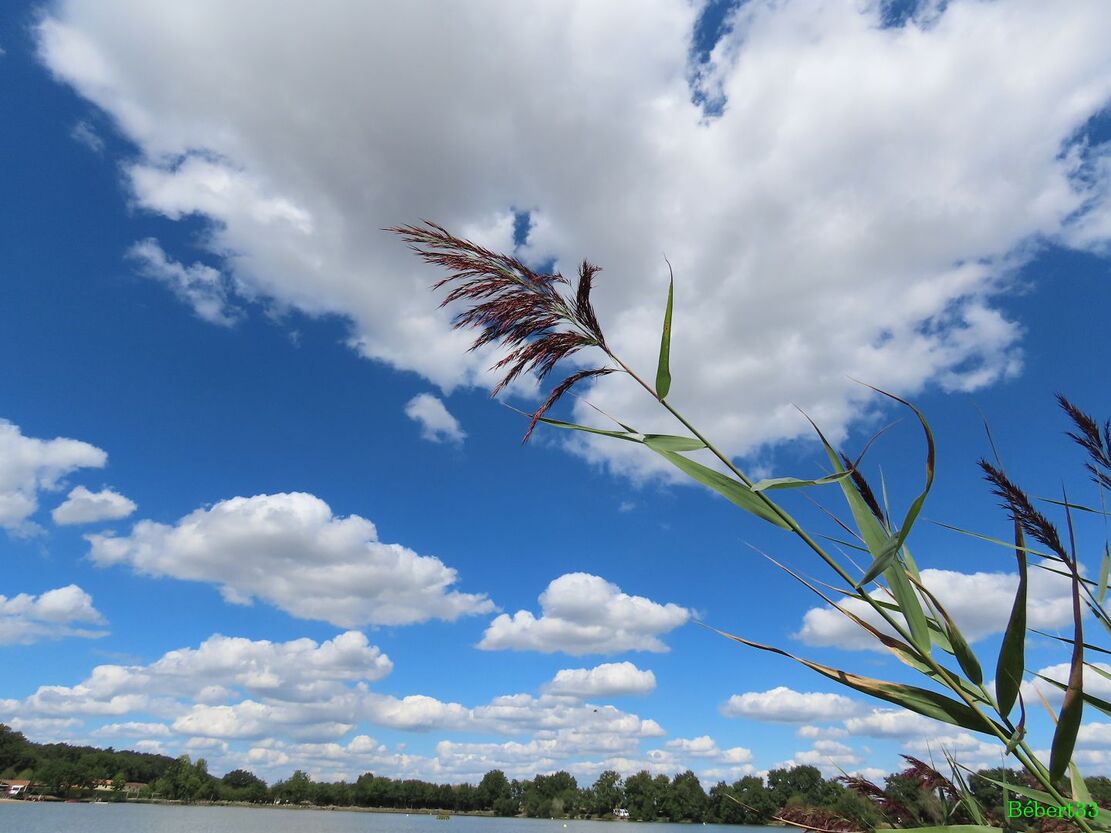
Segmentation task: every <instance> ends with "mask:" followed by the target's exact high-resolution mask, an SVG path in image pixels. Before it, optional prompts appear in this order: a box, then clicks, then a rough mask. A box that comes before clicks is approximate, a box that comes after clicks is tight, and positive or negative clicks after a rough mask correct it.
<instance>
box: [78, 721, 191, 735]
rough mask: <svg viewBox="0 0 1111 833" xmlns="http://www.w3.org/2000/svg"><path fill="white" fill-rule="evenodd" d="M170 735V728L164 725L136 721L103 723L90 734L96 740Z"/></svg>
mask: <svg viewBox="0 0 1111 833" xmlns="http://www.w3.org/2000/svg"><path fill="white" fill-rule="evenodd" d="M170 734H172V733H171V732H170V727H169V726H167V725H166V724H165V723H144V722H142V721H137V720H128V721H125V722H123V723H105V724H104V725H103V726H100V727H98V728H96V729H94V730H93V732H92V735H93V737H98V738H149V737H167V736H169V735H170Z"/></svg>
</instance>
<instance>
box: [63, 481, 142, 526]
mask: <svg viewBox="0 0 1111 833" xmlns="http://www.w3.org/2000/svg"><path fill="white" fill-rule="evenodd" d="M136 508H137V507H136V506H135V501H133V500H130V499H128V498H126V497H124V496H123V495H121V494H120V493H119V492H117V491H114V490H112V489H101V490H100V491H99V492H90V491H89V490H88V489H86V488H85V487H84V486H75V487H74V488H73V489H71V490H70V493H69V494H68V495H66V499H65V501H64V502H63V503H62V504H61V505H60V506H58V507H57V508H55V509H54V511H53V512H51V513H50V517H52V518H53V519H54V523H56V524H61V525H67V524H90V523H95V522H96V521H114V520H119V519H120V518H126V517H127V516H128V515H130V514H131V513H132V512H134V511H135V509H136Z"/></svg>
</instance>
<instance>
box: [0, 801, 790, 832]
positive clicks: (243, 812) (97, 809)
mask: <svg viewBox="0 0 1111 833" xmlns="http://www.w3.org/2000/svg"><path fill="white" fill-rule="evenodd" d="M696 829H697V830H698V831H700V833H745V831H748V833H767V831H768V830H769V828H766V827H741V826H735V825H715V824H707V825H690V824H652V825H645V824H637V823H635V822H603V821H570V820H569V821H549V820H547V819H499V818H485V817H478V816H453V817H452V818H451V820H449V821H440V820H438V819H436V817H435V816H426V815H421V814H412V815H408V816H407V815H405V814H404V813H351V812H342V811H340V810H335V811H328V810H280V809H277V808H263V807H260V808H244V807H175V806H165V805H151V804H104V805H93V804H32V803H26V804H0V833H357V832H358V833H362V831H366V833H622V831H625V833H633V831H634V830H635V831H638V833H694V831H695V830H696Z"/></svg>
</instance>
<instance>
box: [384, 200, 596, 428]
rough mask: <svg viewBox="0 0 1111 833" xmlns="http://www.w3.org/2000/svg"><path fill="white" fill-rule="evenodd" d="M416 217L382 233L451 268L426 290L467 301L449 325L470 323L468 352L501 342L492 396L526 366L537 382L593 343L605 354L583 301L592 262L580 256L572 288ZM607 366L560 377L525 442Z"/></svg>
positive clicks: (561, 279) (534, 417)
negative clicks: (569, 394)
mask: <svg viewBox="0 0 1111 833" xmlns="http://www.w3.org/2000/svg"><path fill="white" fill-rule="evenodd" d="M422 223H423V225H420V226H413V225H404V226H394V227H391V228H388V229H385V231H390V232H393V233H395V234H398V235H401V237H402V239H404V240H405V241H406V242H407V243H409V247H410V248H411V249H412V250H413V251H414V252H415V253H416V254H417V255H419V256H420V257H421V258H422V259H423V260H424V261H425V262H427V263H431V264H433V265H436V266H441V267H443V268H445V269H447V270H448V271H450V272H451V274H450V275H449V276H448V277H446V278H443V279H441V280H439V281H437V282H436V283H435V284H433V289H437V290H438V289H445V288H447V289H448V292H447V293H446V294H445V296H444V298H443V300H442V301H441V302H440V306H441V307H443V306H446V305H448V304H452V303H455V302H470V303H471V305H470V306H469V307H467V308H466V309H464V310H463V312H461V313H459V314H458V315H457V316H456V317H455V320H454V322H453V326H454V327H455V328H456V329H460V328H464V327H469V328H472V329H474V330H477V331H478V335H477V336H476V337H475V340H474V342H473V343H472V344H471V348H470V349H471V350H475V349H477V348H479V347H482V346H484V345H486V344H491V343H500V344H502V345H503V346H505V347H506V348H507V349H508V351H509V352H508V353H507V354H506V355H505V357H504V358H502V359H501V360H500V361H498V362H497V363H496V364H495V365H494V367H493V368H491V369H494V370H499V371H501V373H502V375H501V378H500V379H499V381H498V383H497V385H496V386H495V388H494V390H493V392H492V395H493V396H497V395H498V394H499V393H500V392H501V391H502V389H504V388H505V386H506V385H508V384H510V383H511V382H512V381H513V380H514V379H516V378H517V377H518V376H520V375H521V374H522V373H524V372H526V371H530V372H533V373H535V374H536V376H537V378H538V379H540V380H543V379H544V378H545V377H546V376H547V375H548V374H549V373H551V372H552V370H553V369H554V368H555V366H556V365H557V364H558V363H559V362H561V361H562V360H564V359H567V358H569V357H570V356H572V355H574V354H575V353H576V352H578V351H579V350H581V349H583V348H584V347H599V348H601V349H602V350H603V351H605V352H606V353H607V354H608V353H609V351H608V349H607V347H606V339H605V335H604V334H603V333H602V328H601V325H600V324H599V323H598V316H597V315H596V313H595V311H594V306H593V304H592V303H591V300H590V292H591V289H592V288H593V285H594V276H595V275H596V274H597V273H598V272H600V271H601V269H600V268H599V267H597V266H594V265H592V264H590V263H589V262H587V261H585V260H584V261H583V262H582V265H581V266H580V267H579V275H578V280H577V281H576V283H575V284H574V286H572V284H571V281H569V280H568V279H567V278H565V277H563V275H561V274H560V273H558V272H555V273H552V274H546V273H540V272H534V271H533V270H532V269H530V268H529V267H528V266H526V265H525V264H524V263H522V262H521V261H520V260H518V259H517V258H515V257H511V256H509V255H505V254H497V253H495V252H492V251H490V250H489V249H486V248H483V247H482V246H479V245H478V244H476V243H473V242H471V241H470V240H464V239H462V238H459V237H456V236H454V235H453V234H451V233H450V232H448V231H447V230H446V229H445V228H443V227H442V226H439V225H437V224H436V223H433V222H430V221H428V220H423V221H422ZM613 372H614V368H610V367H597V368H591V369H588V370H582V371H579V372H578V373H573V374H571V375H570V376H568V377H567V378H565V379H564V380H563V381H562V382H560V383H559V384H558V385H556V387H555V388H554V389H553V390H552V393H551V395H550V396H549V397H548V398H547V399H546V400H545V401H544V404H543V405H541V406H540V407H539V408H538V409H537V410H536V411H535V412H534V413H533V414H532V420H531V421H530V423H529V427H528V431H527V433H526V434H525V437H524V441H525V442H527V441H528V439H529V437H530V436H531V435H532V431H533V429H534V428H535V427H536V423H537V422H539V421H540V419H541V418H542V417H543V416H544V414H545V413H547V412H548V410H549V409H550V408H551V407H552V406H553V405H555V403H556V402H557V401H559V399H560V397H562V396H563V395H564V394H565V393H567V391H569V390H570V389H571V388H572V387H574V386H575V385H576V384H578V383H579V382H581V381H584V380H586V379H590V378H593V377H597V376H604V375H606V374H608V373H613Z"/></svg>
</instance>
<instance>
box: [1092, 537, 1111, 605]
mask: <svg viewBox="0 0 1111 833" xmlns="http://www.w3.org/2000/svg"><path fill="white" fill-rule="evenodd" d="M1109 573H1111V545H1109V544H1104V545H1103V559H1102V560H1101V561H1100V564H1099V592H1098V593H1097V594H1096V598H1097V599H1098V600H1099V603H1100V604H1103V600H1104V598H1106V596H1107V577H1108V574H1109Z"/></svg>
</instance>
